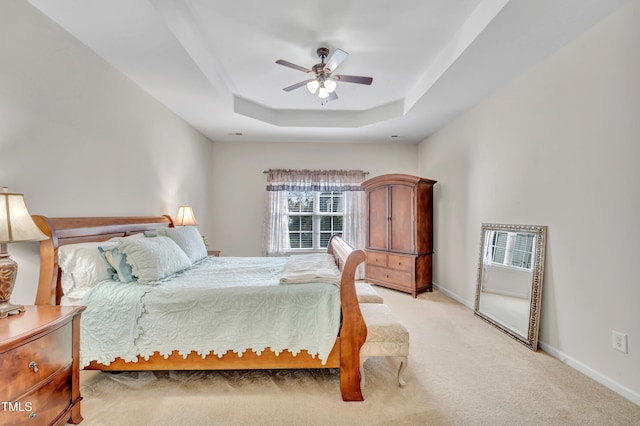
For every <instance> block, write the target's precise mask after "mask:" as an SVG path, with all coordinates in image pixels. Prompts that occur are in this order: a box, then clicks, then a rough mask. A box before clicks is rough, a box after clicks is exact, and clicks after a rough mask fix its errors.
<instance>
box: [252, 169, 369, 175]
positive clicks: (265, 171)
mask: <svg viewBox="0 0 640 426" xmlns="http://www.w3.org/2000/svg"><path fill="white" fill-rule="evenodd" d="M291 171H292V172H305V171H309V172H362V173H364V174H365V175H368V174H369V172H363V171H362V170H291ZM262 173H265V174H266V173H269V170H263V171H262Z"/></svg>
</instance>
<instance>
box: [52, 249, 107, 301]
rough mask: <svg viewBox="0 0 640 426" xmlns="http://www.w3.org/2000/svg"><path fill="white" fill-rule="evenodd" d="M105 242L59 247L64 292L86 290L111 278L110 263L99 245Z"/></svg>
mask: <svg viewBox="0 0 640 426" xmlns="http://www.w3.org/2000/svg"><path fill="white" fill-rule="evenodd" d="M104 244H105V242H104V241H103V242H89V243H77V244H67V245H63V246H61V247H59V248H58V266H59V267H60V269H62V272H63V278H64V279H63V280H62V282H61V286H62V292H63V294H65V295H68V294H71V293H72V292H80V293H83V292H86V291H87V290H89V289H91V288H93V287H95V286H96V284H98V283H99V282H100V281H104V280H108V279H111V275H110V274H109V271H108V269H109V264H108V263H107V262H106V261H105V259H104V258H103V257H102V254H100V251H99V250H98V247H99V246H101V245H104Z"/></svg>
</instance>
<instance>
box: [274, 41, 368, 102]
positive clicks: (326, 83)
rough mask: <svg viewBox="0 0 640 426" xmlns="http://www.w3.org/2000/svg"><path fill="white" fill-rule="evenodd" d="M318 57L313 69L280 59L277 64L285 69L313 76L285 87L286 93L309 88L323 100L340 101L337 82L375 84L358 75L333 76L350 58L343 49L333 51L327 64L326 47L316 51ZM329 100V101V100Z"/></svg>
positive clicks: (327, 51)
mask: <svg viewBox="0 0 640 426" xmlns="http://www.w3.org/2000/svg"><path fill="white" fill-rule="evenodd" d="M316 53H317V54H318V57H319V58H320V63H319V64H315V65H314V66H313V67H312V68H311V69H307V68H305V67H302V66H300V65H296V64H293V63H291V62H289V61H285V60H283V59H278V60H277V61H276V64H280V65H284V66H285V67H289V68H293V69H295V70H298V71H302V72H305V73H307V74H310V75H311V76H312V78H311V79H309V80H305V81H301V82H299V83H296V84H293V85H291V86H287V87H285V88H284V89H282V90H284V91H285V92H290V91H292V90H294V89H297V88H299V87H302V86H305V85H306V86H307V90H308V91H309V92H310V93H312V94H314V95H315V94H316V93H317V94H318V97H319V98H320V99H323V100H329V101H331V100H336V99H338V95H337V94H336V93H335V90H336V87H337V85H338V84H337V81H342V82H345V83H357V84H366V85H371V83H372V82H373V78H371V77H361V76H356V75H339V74H336V75H332V73H333V72H334V71H335V70H336V68H337V67H338V65H340V64H341V63H342V62H343V61H344V60H345V59H346V58H347V56H349V54H348V53H347V52H345V51H344V50H341V49H336V50H334V51H333V54H332V55H331V57H329V59H328V60H327V62H326V63H325V61H324V60H325V58H326V57H327V56H329V49H328V48H326V47H320V48H318V50H317V51H316ZM327 98H328V99H327Z"/></svg>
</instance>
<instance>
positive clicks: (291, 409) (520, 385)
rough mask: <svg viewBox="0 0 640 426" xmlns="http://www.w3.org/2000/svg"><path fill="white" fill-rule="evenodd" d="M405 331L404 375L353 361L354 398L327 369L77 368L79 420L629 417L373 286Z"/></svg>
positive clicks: (547, 420) (438, 312)
mask: <svg viewBox="0 0 640 426" xmlns="http://www.w3.org/2000/svg"><path fill="white" fill-rule="evenodd" d="M377 290H378V292H379V293H380V294H381V295H382V296H383V297H384V299H385V303H387V305H389V306H390V307H391V309H392V310H393V311H394V312H395V313H396V314H397V316H398V317H399V318H400V319H401V320H402V321H403V322H404V324H405V325H406V326H407V328H408V329H409V332H410V334H411V354H410V356H409V367H408V368H407V370H406V381H407V386H406V387H404V388H399V387H398V386H397V382H396V381H395V374H396V368H397V367H396V365H395V364H394V363H393V362H392V361H390V360H387V359H384V358H382V359H380V358H372V359H369V360H368V361H367V362H366V364H365V372H366V379H367V382H366V386H365V388H364V390H363V393H364V397H365V401H364V402H351V403H345V402H342V400H341V398H340V391H339V377H338V372H337V371H336V370H298V371H296V370H283V371H278V370H272V371H228V372H170V373H169V372H167V373H151V372H147V373H121V374H110V373H99V372H98V373H96V372H88V371H87V372H82V373H81V379H82V394H83V397H84V400H83V402H82V415H83V416H84V419H85V420H84V422H83V423H82V424H83V425H88V426H89V425H109V426H111V425H329V426H334V425H639V424H640V407H639V406H637V405H635V404H633V403H631V402H629V401H627V400H626V399H624V398H622V397H621V396H619V395H616V394H615V393H614V392H612V391H610V390H608V389H607V388H605V387H603V386H601V385H600V384H598V383H596V382H595V381H593V380H591V379H589V378H587V377H586V376H584V375H582V374H580V373H579V372H577V371H576V370H573V369H572V368H570V367H568V366H566V365H564V364H562V363H561V362H560V361H558V360H556V359H554V358H552V357H550V356H549V355H547V354H545V353H544V352H541V351H539V352H533V351H530V350H529V349H527V348H525V347H524V346H522V345H520V344H519V343H517V342H516V341H515V340H512V339H510V338H508V337H507V336H505V335H504V334H502V333H500V332H499V331H497V330H495V329H493V327H491V326H490V325H488V324H486V323H485V322H484V321H482V320H480V319H479V318H476V317H474V316H473V313H472V311H470V310H469V309H468V308H466V307H464V306H462V305H460V304H459V303H457V302H456V301H454V300H452V299H450V298H448V297H446V296H444V295H443V294H442V293H440V292H438V291H435V292H433V293H424V294H422V295H420V297H419V298H418V299H412V298H411V297H410V296H409V295H406V294H403V293H398V292H395V291H392V290H387V289H383V288H377Z"/></svg>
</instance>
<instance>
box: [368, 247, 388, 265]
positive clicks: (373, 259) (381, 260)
mask: <svg viewBox="0 0 640 426" xmlns="http://www.w3.org/2000/svg"><path fill="white" fill-rule="evenodd" d="M387 258H388V256H387V254H386V253H377V252H375V251H368V252H367V265H373V266H381V267H386V266H387V261H388V259H387Z"/></svg>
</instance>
